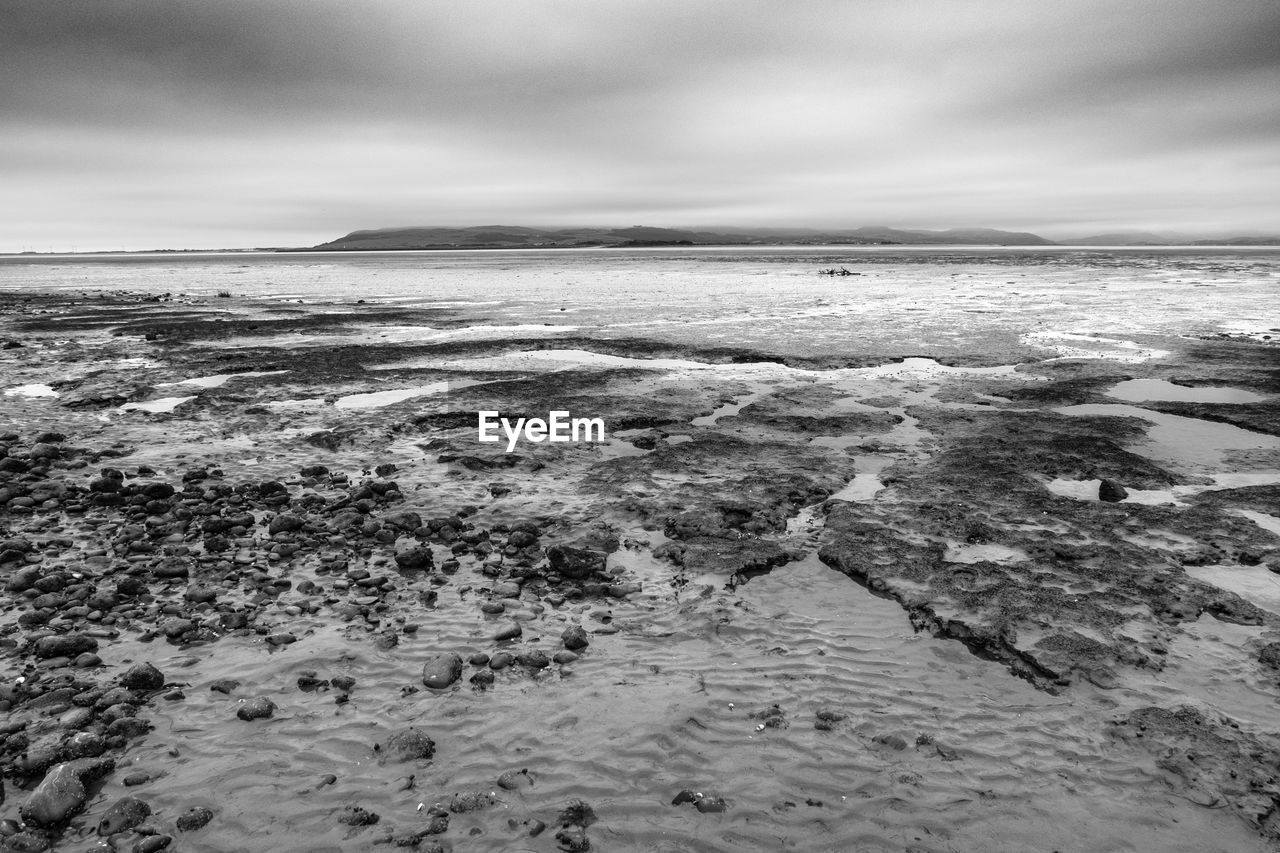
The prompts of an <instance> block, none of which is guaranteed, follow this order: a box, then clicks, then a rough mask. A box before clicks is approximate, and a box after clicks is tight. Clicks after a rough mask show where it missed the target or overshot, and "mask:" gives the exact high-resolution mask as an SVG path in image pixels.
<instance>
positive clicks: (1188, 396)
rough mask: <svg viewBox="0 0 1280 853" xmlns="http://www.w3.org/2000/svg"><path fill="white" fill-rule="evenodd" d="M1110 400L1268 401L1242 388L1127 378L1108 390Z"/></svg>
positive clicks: (1138, 401) (1134, 401)
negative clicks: (1192, 385)
mask: <svg viewBox="0 0 1280 853" xmlns="http://www.w3.org/2000/svg"><path fill="white" fill-rule="evenodd" d="M1106 393H1107V396H1108V397H1115V398H1116V399H1118V400H1128V401H1129V402H1132V403H1142V402H1146V401H1148V400H1169V401H1174V402H1182V403H1256V402H1258V401H1260V400H1265V399H1266V397H1264V396H1262V395H1261V394H1255V393H1253V392H1252V391H1245V390H1244V389H1242V388H1225V387H1198V388H1193V387H1188V386H1186V385H1175V384H1173V383H1172V382H1166V381H1165V380H1163V379H1128V380H1125V381H1124V382H1121V383H1119V384H1117V385H1113V386H1112V387H1111V388H1109V389H1108V390H1107V392H1106Z"/></svg>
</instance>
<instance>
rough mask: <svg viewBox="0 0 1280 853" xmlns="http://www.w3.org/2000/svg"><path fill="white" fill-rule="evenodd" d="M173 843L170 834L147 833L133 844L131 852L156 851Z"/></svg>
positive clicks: (153, 852) (151, 852)
mask: <svg viewBox="0 0 1280 853" xmlns="http://www.w3.org/2000/svg"><path fill="white" fill-rule="evenodd" d="M172 843H173V836H172V835H148V836H147V837H146V838H144V839H142V840H141V841H139V842H138V843H137V844H135V845H133V853H158V851H160V850H164V849H166V848H167V847H168V846H169V845H170V844H172Z"/></svg>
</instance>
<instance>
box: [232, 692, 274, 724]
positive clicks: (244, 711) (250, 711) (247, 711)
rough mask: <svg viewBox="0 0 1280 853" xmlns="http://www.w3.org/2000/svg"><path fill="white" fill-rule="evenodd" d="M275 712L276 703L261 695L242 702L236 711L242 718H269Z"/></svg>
mask: <svg viewBox="0 0 1280 853" xmlns="http://www.w3.org/2000/svg"><path fill="white" fill-rule="evenodd" d="M275 712H276V703H275V702H272V701H271V700H270V699H268V698H267V697H265V696H259V697H257V698H255V699H250V700H249V701H247V702H245V703H244V704H242V705H241V706H240V707H239V709H238V710H237V711H236V716H237V717H239V718H240V719H242V720H263V719H269V718H270V717H271V716H272V715H273V714H275Z"/></svg>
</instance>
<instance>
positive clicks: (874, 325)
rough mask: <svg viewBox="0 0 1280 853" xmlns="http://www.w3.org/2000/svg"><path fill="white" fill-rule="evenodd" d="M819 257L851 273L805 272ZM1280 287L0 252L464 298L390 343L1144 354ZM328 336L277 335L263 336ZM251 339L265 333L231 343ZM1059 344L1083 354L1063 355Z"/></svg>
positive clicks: (68, 276)
mask: <svg viewBox="0 0 1280 853" xmlns="http://www.w3.org/2000/svg"><path fill="white" fill-rule="evenodd" d="M833 265H835V266H840V265H843V266H848V267H850V268H851V269H856V270H857V271H859V272H860V273H862V274H861V275H860V276H857V277H856V278H845V279H836V278H832V277H829V276H821V275H818V270H820V269H822V268H824V267H830V266H833ZM1278 279H1280V250H1276V249H1274V248H1257V249H1237V250H1221V249H1216V250H1215V249H1141V250H1139V249H1135V250H1109V251H1105V252H1100V251H1096V250H1083V249H1066V248H1045V249H1038V248H1007V249H999V248H944V249H939V248H918V249H917V248H907V249H902V248H894V247H811V248H808V247H806V248H777V247H761V248H755V249H753V248H729V249H638V250H581V251H557V252H539V251H489V252H400V253H348V254H334V253H290V254H262V253H233V254H191V255H183V256H173V255H156V256H96V257H95V256H76V257H30V256H27V257H5V258H0V291H3V290H7V289H8V290H13V289H23V288H34V289H75V290H90V291H93V290H128V291H145V292H152V293H184V294H190V295H194V296H196V297H199V298H202V299H210V298H212V297H214V296H215V295H216V294H217V293H218V292H220V291H223V290H228V291H230V292H231V293H232V294H233V295H234V298H233V299H232V300H229V301H228V300H217V299H215V300H214V301H215V302H217V303H223V302H229V303H236V302H239V301H246V302H248V303H250V305H248V306H245V307H244V308H242V307H239V306H236V307H235V310H246V308H250V307H251V308H253V310H261V309H262V308H263V307H265V306H268V305H270V304H272V303H273V302H278V303H285V302H292V301H296V300H298V299H302V300H304V301H305V302H307V303H311V302H317V301H319V302H328V301H330V300H335V299H336V300H343V299H350V302H351V303H354V299H353V298H351V296H352V295H354V294H355V293H358V294H359V297H360V298H361V299H364V300H366V302H367V303H380V304H394V305H400V306H404V305H435V306H441V307H443V306H450V307H465V308H466V309H467V310H468V312H469V313H471V314H473V315H475V317H476V321H475V322H473V323H472V324H471V325H472V326H475V327H478V328H479V331H477V332H468V331H459V332H454V331H451V330H430V329H422V328H410V329H407V330H405V331H404V332H403V333H402V334H400V336H399V338H398V339H403V340H432V339H437V340H443V339H448V337H447V336H449V335H468V334H488V332H486V331H485V330H484V327H486V326H492V325H509V324H510V325H514V326H516V327H526V326H541V325H542V324H546V323H554V324H556V325H559V324H562V323H563V324H564V325H563V326H562V328H564V329H566V330H568V329H584V330H593V331H595V332H596V333H598V334H604V335H607V336H610V337H627V336H634V335H643V336H645V337H657V338H660V339H666V340H673V341H686V342H697V343H701V344H705V343H708V342H711V343H714V344H717V345H742V346H756V347H760V348H762V349H766V350H772V351H776V352H786V353H805V354H823V353H834V354H844V353H848V352H851V351H853V352H875V351H897V352H902V353H903V354H907V355H912V354H917V353H919V352H921V351H929V352H933V353H944V352H951V353H956V354H961V355H968V354H971V353H972V352H973V350H974V344H975V343H981V345H982V346H981V349H983V350H986V351H988V352H996V351H1001V350H1003V351H1004V352H1020V353H1027V354H1034V355H1036V356H1038V357H1047V356H1055V355H1064V354H1065V355H1069V356H1076V355H1081V354H1084V355H1086V356H1088V355H1090V354H1092V355H1094V356H1097V355H1098V353H1099V352H1100V351H1109V352H1111V353H1115V354H1119V355H1125V354H1128V355H1130V356H1133V355H1135V354H1136V355H1142V353H1143V352H1144V351H1146V350H1150V349H1151V347H1150V346H1148V345H1145V344H1143V343H1142V342H1141V341H1140V339H1139V338H1135V337H1134V336H1135V335H1141V334H1188V333H1212V332H1216V331H1220V330H1224V329H1228V328H1236V327H1239V326H1241V325H1244V326H1248V327H1250V328H1253V327H1259V328H1267V327H1271V326H1274V325H1275V322H1274V317H1273V316H1271V315H1272V314H1274V312H1268V311H1266V310H1265V306H1268V305H1270V304H1271V302H1272V301H1273V299H1274V286H1275V282H1276V281H1277V280H1278ZM353 281H358V282H359V285H360V286H359V288H358V289H353V287H352V282H353ZM1193 294H1194V295H1193ZM224 307H227V306H224ZM304 307H305V306H304ZM560 309H565V310H563V311H562V310H560ZM227 310H232V308H231V307H227ZM979 330H980V331H979ZM975 332H978V334H977V335H975ZM522 333H523V332H522ZM551 333H554V332H551ZM383 334H386V335H392V337H391V338H389V339H397V338H396V335H395V334H394V333H393V332H391V331H388V330H378V331H373V330H371V331H370V332H369V334H368V338H367V339H368V340H370V341H375V340H377V339H378V338H377V335H383ZM496 334H498V335H499V336H505V335H506V334H507V333H505V332H497V333H496ZM437 335H444V336H446V337H443V338H437V337H434V336H437ZM1027 335H1033V336H1032V337H1026V338H1025V339H1024V336H1027ZM1064 336H1065V337H1064ZM1079 336H1084V337H1085V338H1090V339H1103V341H1104V342H1103V343H1099V342H1098V341H1096V340H1093V341H1091V340H1080V339H1079ZM325 338H326V336H325V335H323V334H322V335H311V334H303V335H293V334H290V335H281V336H279V338H278V339H277V340H276V341H275V342H274V343H276V344H278V345H292V344H296V343H305V342H308V341H310V342H313V343H314V342H317V341H323V340H324V339H325ZM1106 341H1111V343H1107V342H1106ZM255 342H261V343H269V342H270V341H268V340H265V339H261V338H255V339H253V340H250V341H241V342H239V344H240V345H243V344H245V343H249V344H252V343H255ZM1130 344H1132V347H1130V346H1129V345H1130ZM217 345H219V346H235V345H237V344H236V342H232V341H223V342H221V343H219V344H217ZM1064 345H1065V346H1069V347H1074V348H1075V349H1078V350H1081V352H1075V351H1068V352H1065V353H1064V352H1062V351H1060V350H1059V348H1060V347H1062V346H1064ZM1006 363H1008V362H1006Z"/></svg>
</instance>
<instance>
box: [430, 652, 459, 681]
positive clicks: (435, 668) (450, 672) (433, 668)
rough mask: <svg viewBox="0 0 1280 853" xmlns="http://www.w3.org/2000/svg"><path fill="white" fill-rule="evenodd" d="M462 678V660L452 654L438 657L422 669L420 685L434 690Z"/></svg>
mask: <svg viewBox="0 0 1280 853" xmlns="http://www.w3.org/2000/svg"><path fill="white" fill-rule="evenodd" d="M461 677H462V658H461V657H459V656H458V655H457V654H454V653H453V652H448V653H446V654H442V655H439V656H437V657H435V658H433V659H432V660H429V661H427V663H426V664H425V665H424V666H423V667H422V683H423V684H425V685H426V686H427V687H431V688H433V689H436V690H440V689H442V688H445V687H448V686H449V685H450V684H453V683H454V682H455V681H457V680H458V679H459V678H461Z"/></svg>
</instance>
